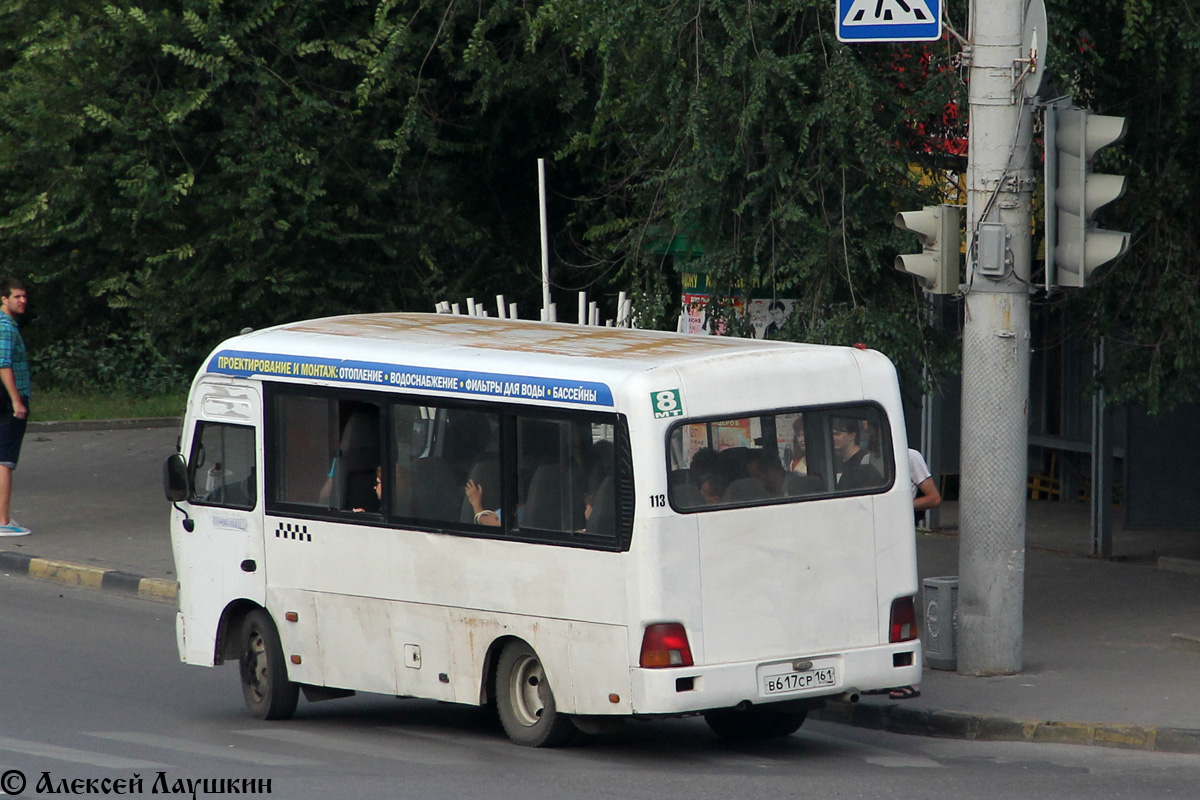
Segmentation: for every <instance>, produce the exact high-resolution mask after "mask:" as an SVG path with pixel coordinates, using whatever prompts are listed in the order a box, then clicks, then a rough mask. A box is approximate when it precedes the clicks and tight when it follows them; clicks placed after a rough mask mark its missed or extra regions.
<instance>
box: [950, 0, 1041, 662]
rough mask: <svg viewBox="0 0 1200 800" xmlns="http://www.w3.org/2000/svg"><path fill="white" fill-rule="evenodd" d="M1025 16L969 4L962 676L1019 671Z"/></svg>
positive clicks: (1006, 3) (1028, 134)
mask: <svg viewBox="0 0 1200 800" xmlns="http://www.w3.org/2000/svg"><path fill="white" fill-rule="evenodd" d="M1024 16H1025V2H1024V0H972V2H971V33H970V37H969V38H970V39H971V43H972V51H971V67H970V152H969V160H968V166H967V188H968V196H967V243H968V253H967V294H966V298H965V314H966V318H965V322H964V328H963V376H962V377H963V389H962V479H961V494H960V505H959V520H960V531H959V535H960V540H959V556H958V559H959V588H958V647H959V650H958V670H959V672H962V673H965V674H969V675H1010V674H1014V673H1017V672H1020V671H1021V650H1022V636H1023V633H1024V620H1023V612H1024V599H1025V484H1026V476H1027V474H1028V464H1027V459H1028V456H1027V451H1028V400H1029V289H1030V286H1029V274H1030V240H1031V231H1030V204H1031V199H1032V194H1033V187H1034V180H1035V175H1034V173H1033V172H1032V171H1031V170H1030V144H1031V141H1032V124H1033V114H1032V106H1030V105H1028V104H1026V103H1025V102H1024V100H1025V95H1024V92H1023V90H1022V87H1021V85H1020V83H1019V82H1018V79H1019V76H1020V75H1021V72H1022V69H1023V64H1022V63H1021V61H1020V59H1022V58H1023V57H1026V58H1027V57H1028V54H1023V53H1022V44H1021V39H1022V23H1023V21H1024ZM1000 226H1002V227H1000Z"/></svg>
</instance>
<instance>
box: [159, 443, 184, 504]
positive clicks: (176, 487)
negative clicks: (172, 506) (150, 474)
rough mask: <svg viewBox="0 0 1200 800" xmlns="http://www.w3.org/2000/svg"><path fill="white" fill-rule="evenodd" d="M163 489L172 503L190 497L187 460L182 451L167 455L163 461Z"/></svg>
mask: <svg viewBox="0 0 1200 800" xmlns="http://www.w3.org/2000/svg"><path fill="white" fill-rule="evenodd" d="M163 491H164V492H166V495H167V499H168V500H170V501H171V502H172V503H178V502H180V501H182V500H187V498H188V477H187V461H185V460H184V459H183V455H182V454H180V453H175V454H173V455H170V456H167V460H166V462H164V463H163Z"/></svg>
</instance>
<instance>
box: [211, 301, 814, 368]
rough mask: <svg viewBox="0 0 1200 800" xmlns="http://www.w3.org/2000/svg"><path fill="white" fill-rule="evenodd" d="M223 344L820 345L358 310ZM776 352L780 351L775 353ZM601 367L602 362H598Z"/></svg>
mask: <svg viewBox="0 0 1200 800" xmlns="http://www.w3.org/2000/svg"><path fill="white" fill-rule="evenodd" d="M222 347H223V348H236V349H238V350H251V351H254V352H260V353H264V354H270V353H294V352H301V353H304V354H305V355H326V356H338V355H343V354H344V353H345V352H346V351H347V349H349V350H352V351H353V352H354V354H355V357H357V358H378V359H381V360H386V359H391V358H395V357H396V356H397V354H398V353H403V354H404V356H405V357H406V358H411V357H412V356H414V355H416V354H417V353H419V352H426V351H429V352H431V353H432V352H437V351H444V350H448V349H461V348H469V349H478V350H498V351H504V352H510V353H513V352H518V353H526V354H530V353H537V354H541V355H544V356H547V357H548V358H547V360H554V359H555V358H556V357H557V358H569V359H572V360H573V361H574V360H577V359H584V360H592V359H595V360H597V361H600V362H604V361H609V360H613V359H617V360H619V361H620V362H621V363H622V364H623V365H624V367H623V368H624V369H628V368H629V367H630V366H631V364H632V363H636V364H637V366H638V368H640V369H645V368H650V367H655V366H665V365H668V364H678V363H679V362H680V361H682V360H691V359H704V358H711V357H714V356H729V355H743V354H747V353H751V352H759V351H764V350H772V349H775V348H796V347H803V348H813V349H821V350H823V349H825V348H824V346H821V345H798V344H795V343H785V342H773V341H764V340H760V339H742V338H737V337H730V336H697V335H694V334H680V333H668V332H664V331H650V330H639V329H632V330H631V329H628V328H606V327H598V326H592V325H573V324H566V323H547V322H534V321H528V320H506V319H499V318H496V317H467V316H456V315H450V314H409V313H388V314H356V315H350V316H342V317H326V318H323V319H312V320H303V321H300V322H292V323H287V324H284V325H278V326H276V327H273V328H267V329H264V330H262V331H254V332H250V333H247V334H245V335H243V336H239V337H237V338H235V339H231V340H229V341H227V342H225V343H224V344H223V345H222ZM776 352H777V351H776ZM594 366H595V367H600V366H601V365H600V364H595V365H594Z"/></svg>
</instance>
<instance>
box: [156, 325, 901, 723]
mask: <svg viewBox="0 0 1200 800" xmlns="http://www.w3.org/2000/svg"><path fill="white" fill-rule="evenodd" d="M906 447H907V445H906V441H905V431H904V420H903V416H902V411H901V406H900V393H899V389H898V386H897V381H896V374H895V370H894V368H893V366H892V364H891V362H889V361H888V359H887V358H885V357H884V356H883V355H881V354H879V353H877V352H874V351H870V350H865V349H856V348H842V347H827V346H817V345H805V344H794V343H785V342H773V341H756V340H749V339H738V338H728V337H720V336H691V335H682V334H675V333H662V332H654V331H643V330H626V329H614V328H600V327H589V326H578V325H563V324H555V323H544V322H524V321H518V320H502V319H488V318H476V317H461V316H450V315H437V314H371V315H358V316H345V317H334V318H329V319H318V320H311V321H304V322H296V323H292V324H287V325H281V326H278V327H274V328H270V329H268V330H262V331H256V332H249V333H245V334H243V335H241V336H237V337H234V338H232V339H229V340H228V341H226V342H224V343H222V344H221V345H220V346H219V347H218V348H217V349H216V350H215V351H214V352H213V353H212V355H211V356H210V357H209V358H208V360H207V361H206V362H205V363H204V365H203V367H202V368H201V369H200V371H199V374H198V375H197V376H196V378H195V380H194V382H193V383H192V387H191V393H190V397H189V399H188V405H187V411H186V415H185V418H184V423H183V431H182V435H181V439H180V448H179V453H178V454H176V455H173V456H171V457H170V458H169V459H168V460H167V463H166V468H165V470H164V472H165V476H164V480H165V484H166V492H167V497H168V499H169V500H171V501H172V503H173V511H172V514H171V543H172V547H173V550H174V554H175V563H176V567H177V570H178V578H179V613H178V616H177V624H176V629H177V639H178V646H179V653H180V657H181V658H182V660H183V661H184V662H186V663H189V664H200V665H204V666H213V665H216V664H221V663H223V662H225V661H233V662H236V663H237V664H238V665H239V670H240V676H241V684H242V689H243V693H244V695H245V700H246V704H247V706H248V708H249V710H250V712H251V713H252V714H253V715H255V716H257V717H260V718H264V719H280V718H287V717H290V716H291V715H292V714H293V713H294V711H295V710H296V707H297V702H298V697H299V695H300V694H301V693H303V694H304V696H305V697H306V699H307V700H309V701H314V700H322V699H329V698H334V697H342V696H347V695H350V694H353V693H355V692H375V693H380V694H386V695H398V696H406V697H417V698H428V699H433V700H440V701H449V702H455V703H466V704H471V705H478V706H486V707H489V708H494V709H495V712H496V714H498V716H499V719H500V721H501V723H502V724H503V727H504V730H505V731H506V733H507V734H508V735H509V737H510V738H511V739H512V740H513V741H515V742H517V743H518V744H523V745H529V746H543V745H547V746H549V745H561V744H564V743H566V742H568V741H570V740H572V739H573V738H575V737H576V735H577V734H579V733H580V732H582V733H585V734H589V733H597V732H603V731H607V730H611V729H612V728H614V727H616V726H618V725H619V724H620V722H621V721H622V720H625V719H629V718H642V719H653V718H655V717H673V716H684V715H699V714H702V715H703V716H704V718H705V720H706V721H707V722H708V724H709V726H710V727H711V728H712V729H713V731H715V732H716V733H717V734H718V735H719V736H722V737H726V738H732V739H757V738H767V737H776V736H784V735H788V734H790V733H792V732H794V731H796V730H797V729H798V728H799V727H800V725H801V724H802V723H803V722H804V719H805V715H806V714H807V713H808V712H809V711H810V710H813V709H815V708H818V707H820V706H821V705H822V704H823V703H824V702H825V701H826V700H827V699H829V698H835V697H842V698H847V699H855V698H856V697H857V694H858V693H859V692H862V691H867V690H879V689H887V688H891V687H900V686H907V685H910V684H915V683H918V682H919V679H920V670H921V649H920V642H919V641H918V639H917V630H916V612H915V608H914V597H915V594H916V592H917V570H916V547H915V537H914V529H913V522H912V519H913V518H912V499H911V491H910V488H909V480H908V458H907V454H906Z"/></svg>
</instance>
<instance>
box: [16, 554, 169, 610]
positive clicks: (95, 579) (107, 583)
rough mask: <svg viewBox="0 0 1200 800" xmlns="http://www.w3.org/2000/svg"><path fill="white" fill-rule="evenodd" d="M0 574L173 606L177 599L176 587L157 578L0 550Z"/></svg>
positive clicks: (167, 581)
mask: <svg viewBox="0 0 1200 800" xmlns="http://www.w3.org/2000/svg"><path fill="white" fill-rule="evenodd" d="M0 571H3V572H6V573H9V574H14V575H28V576H29V577H31V578H39V579H41V580H46V581H54V582H56V583H62V584H65V585H67V586H82V587H84V588H87V589H104V590H107V591H112V592H118V593H120V594H124V595H126V596H130V597H137V598H140V599H142V600H154V601H156V602H160V603H173V602H175V601H176V599H177V598H178V596H179V584H178V583H176V582H175V581H169V580H163V579H161V578H143V577H142V576H140V575H134V574H133V573H130V572H122V571H120V570H116V569H101V568H100V567H89V566H85V565H83V564H72V563H70V562H67V561H54V560H51V559H48V558H38V557H36V556H29V555H25V554H24V553H14V552H12V551H11V550H0Z"/></svg>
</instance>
